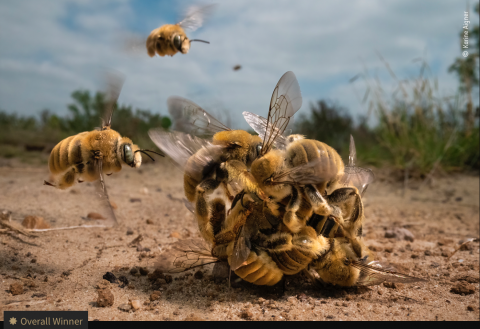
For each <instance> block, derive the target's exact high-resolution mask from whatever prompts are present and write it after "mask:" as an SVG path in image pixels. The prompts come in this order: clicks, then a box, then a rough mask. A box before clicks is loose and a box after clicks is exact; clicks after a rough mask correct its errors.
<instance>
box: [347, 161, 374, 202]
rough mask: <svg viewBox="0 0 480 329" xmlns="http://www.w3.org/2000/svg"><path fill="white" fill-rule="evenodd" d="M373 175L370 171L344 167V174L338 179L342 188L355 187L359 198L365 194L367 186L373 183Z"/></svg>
mask: <svg viewBox="0 0 480 329" xmlns="http://www.w3.org/2000/svg"><path fill="white" fill-rule="evenodd" d="M374 179H375V175H374V174H373V171H372V170H371V169H364V168H360V167H350V166H345V171H344V174H343V175H342V178H341V179H340V184H342V185H343V186H355V187H356V188H357V189H358V192H359V193H360V195H361V196H363V195H364V194H365V191H366V190H367V188H368V185H369V184H371V183H372V182H373V180H374Z"/></svg>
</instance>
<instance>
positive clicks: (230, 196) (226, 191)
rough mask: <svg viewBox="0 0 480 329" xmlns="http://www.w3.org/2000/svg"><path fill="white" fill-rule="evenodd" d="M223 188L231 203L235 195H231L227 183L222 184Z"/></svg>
mask: <svg viewBox="0 0 480 329" xmlns="http://www.w3.org/2000/svg"><path fill="white" fill-rule="evenodd" d="M222 186H223V188H224V189H225V194H226V195H227V198H228V200H230V202H231V201H232V200H233V199H234V197H233V195H232V194H230V191H229V190H228V185H227V183H226V182H222Z"/></svg>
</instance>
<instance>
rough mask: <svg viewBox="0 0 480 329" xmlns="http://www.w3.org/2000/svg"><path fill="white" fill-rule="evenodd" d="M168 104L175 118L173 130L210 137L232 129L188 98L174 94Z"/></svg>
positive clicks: (169, 110)
mask: <svg viewBox="0 0 480 329" xmlns="http://www.w3.org/2000/svg"><path fill="white" fill-rule="evenodd" d="M167 105H168V112H170V115H171V117H172V119H173V130H177V131H182V132H185V133H187V134H192V135H196V136H201V137H210V136H213V135H214V134H215V133H217V132H219V131H225V130H230V128H228V127H227V126H225V125H224V124H223V123H221V122H220V121H218V120H217V119H215V118H214V117H213V116H212V115H211V114H209V113H208V112H207V111H205V110H204V109H202V108H201V107H200V106H198V105H197V104H195V103H194V102H191V101H189V100H188V99H185V98H182V97H178V96H172V97H169V98H168V100H167Z"/></svg>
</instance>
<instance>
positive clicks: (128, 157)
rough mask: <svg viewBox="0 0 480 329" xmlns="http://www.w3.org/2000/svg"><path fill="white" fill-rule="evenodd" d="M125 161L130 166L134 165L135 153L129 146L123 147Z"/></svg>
mask: <svg viewBox="0 0 480 329" xmlns="http://www.w3.org/2000/svg"><path fill="white" fill-rule="evenodd" d="M123 161H125V163H126V164H128V165H129V166H131V165H132V163H133V152H132V148H131V147H130V145H129V144H125V145H124V146H123Z"/></svg>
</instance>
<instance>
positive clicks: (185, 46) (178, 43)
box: [172, 33, 190, 54]
mask: <svg viewBox="0 0 480 329" xmlns="http://www.w3.org/2000/svg"><path fill="white" fill-rule="evenodd" d="M172 44H173V46H174V48H175V49H176V50H178V51H179V52H181V53H182V54H186V53H188V51H189V50H190V40H188V38H187V36H186V35H185V34H180V33H175V34H173V35H172Z"/></svg>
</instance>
